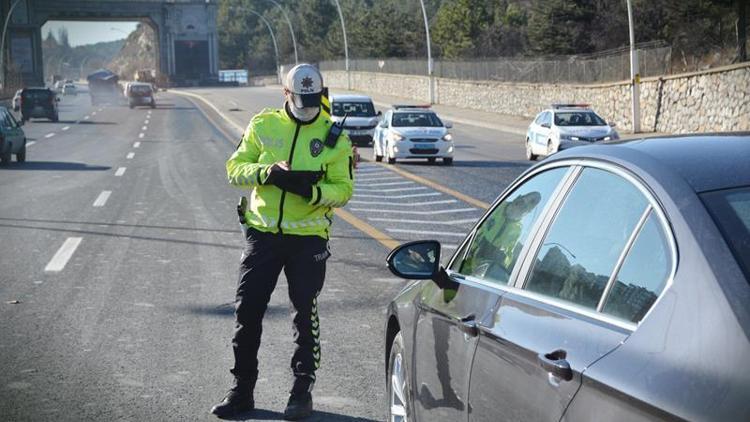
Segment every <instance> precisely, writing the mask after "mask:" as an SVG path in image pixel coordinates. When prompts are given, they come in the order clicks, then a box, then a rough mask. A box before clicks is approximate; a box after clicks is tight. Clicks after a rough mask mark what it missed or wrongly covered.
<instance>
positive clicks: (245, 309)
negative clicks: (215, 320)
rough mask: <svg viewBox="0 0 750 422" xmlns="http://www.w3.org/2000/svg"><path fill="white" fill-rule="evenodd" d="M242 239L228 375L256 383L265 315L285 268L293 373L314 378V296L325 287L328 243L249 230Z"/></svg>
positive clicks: (316, 353) (317, 347) (316, 344)
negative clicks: (291, 312) (231, 363)
mask: <svg viewBox="0 0 750 422" xmlns="http://www.w3.org/2000/svg"><path fill="white" fill-rule="evenodd" d="M245 238H246V245H245V251H244V253H243V254H242V262H241V263H240V277H239V285H238V286H237V298H236V302H235V317H236V320H237V325H236V330H235V333H234V339H233V340H232V347H233V349H234V368H232V370H231V372H232V374H234V376H235V377H237V378H239V379H241V380H247V381H252V382H255V380H256V379H257V377H258V349H259V348H260V337H261V333H262V331H263V328H262V323H263V315H264V314H265V312H266V308H267V307H268V301H269V300H270V299H271V293H273V290H274V289H275V288H276V282H277V280H278V278H279V274H280V273H281V270H282V269H283V270H284V274H285V275H286V278H287V281H288V283H289V299H290V300H291V302H292V306H293V307H294V311H295V315H294V342H295V343H296V348H295V350H294V355H293V356H292V363H291V366H292V371H293V373H294V375H295V376H303V375H307V376H310V377H312V378H313V379H314V377H315V370H316V369H318V367H319V366H320V340H319V334H320V321H319V319H318V301H317V297H318V295H319V294H320V290H321V289H322V288H323V281H324V279H325V272H326V260H327V259H328V257H329V256H330V255H331V254H330V252H329V249H328V241H327V240H326V239H323V238H321V237H318V236H294V235H286V234H273V233H264V232H261V231H258V230H255V229H252V228H246V229H245Z"/></svg>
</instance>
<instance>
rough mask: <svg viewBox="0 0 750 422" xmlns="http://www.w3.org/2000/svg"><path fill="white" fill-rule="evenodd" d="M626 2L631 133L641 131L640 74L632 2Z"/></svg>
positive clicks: (630, 0)
mask: <svg viewBox="0 0 750 422" xmlns="http://www.w3.org/2000/svg"><path fill="white" fill-rule="evenodd" d="M627 2H628V27H629V29H630V97H631V99H632V102H631V107H630V109H631V113H632V116H633V133H638V132H640V131H641V88H640V84H641V75H640V74H639V73H638V52H637V51H636V49H635V31H634V30H633V4H632V0H627Z"/></svg>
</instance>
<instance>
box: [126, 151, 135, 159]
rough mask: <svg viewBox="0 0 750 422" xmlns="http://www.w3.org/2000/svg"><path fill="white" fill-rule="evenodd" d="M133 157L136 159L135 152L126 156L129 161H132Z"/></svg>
mask: <svg viewBox="0 0 750 422" xmlns="http://www.w3.org/2000/svg"><path fill="white" fill-rule="evenodd" d="M133 157H135V153H134V152H129V153H128V155H126V156H125V158H127V159H128V160H132V159H133Z"/></svg>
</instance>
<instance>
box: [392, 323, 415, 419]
mask: <svg viewBox="0 0 750 422" xmlns="http://www.w3.org/2000/svg"><path fill="white" fill-rule="evenodd" d="M387 384H388V386H387V389H388V422H407V421H409V420H411V418H412V412H411V388H410V385H409V371H408V370H407V367H406V357H405V356H404V339H403V337H402V336H401V333H400V332H399V333H396V337H395V338H394V339H393V344H392V345H391V354H390V355H389V357H388V379H387Z"/></svg>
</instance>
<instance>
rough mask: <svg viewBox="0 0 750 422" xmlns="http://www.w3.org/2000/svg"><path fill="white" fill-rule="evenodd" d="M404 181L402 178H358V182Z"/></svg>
mask: <svg viewBox="0 0 750 422" xmlns="http://www.w3.org/2000/svg"><path fill="white" fill-rule="evenodd" d="M399 179H400V180H403V179H404V178H403V177H401V176H385V177H357V178H356V180H357V182H381V181H383V180H399Z"/></svg>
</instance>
